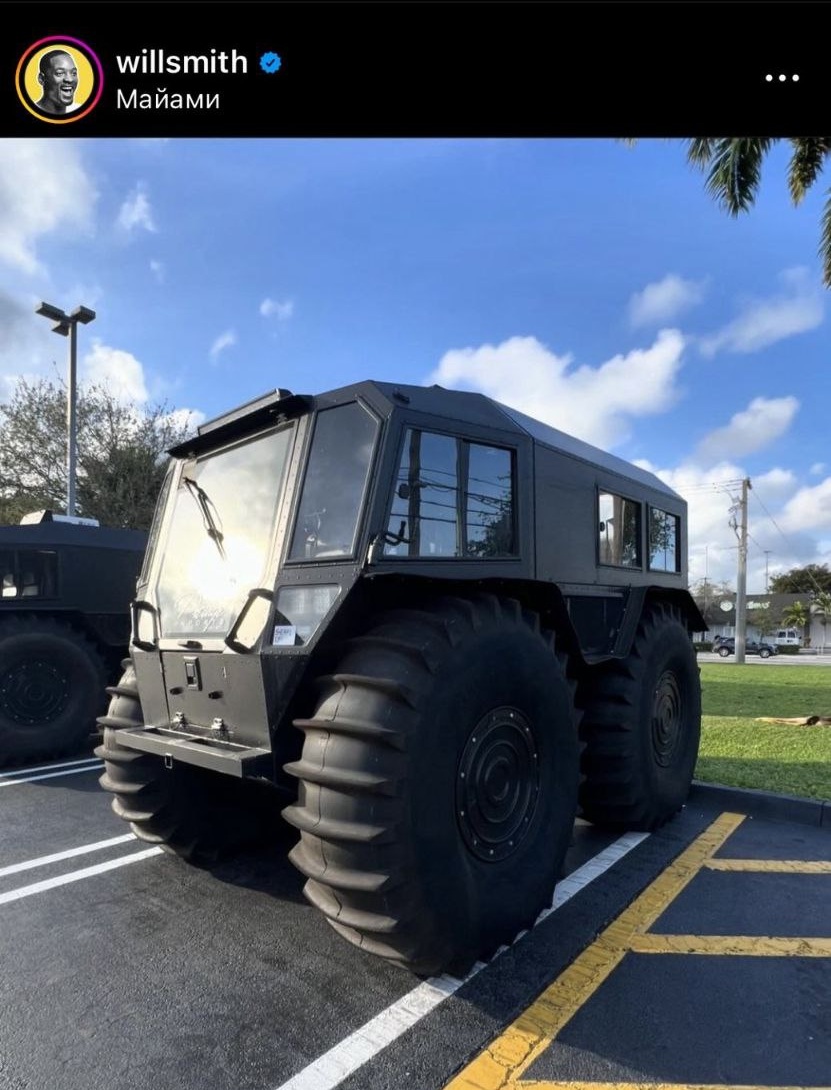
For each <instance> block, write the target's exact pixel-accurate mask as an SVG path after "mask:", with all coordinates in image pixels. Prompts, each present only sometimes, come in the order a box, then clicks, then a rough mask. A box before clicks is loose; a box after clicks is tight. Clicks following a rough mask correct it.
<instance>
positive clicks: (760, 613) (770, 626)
mask: <svg viewBox="0 0 831 1090" xmlns="http://www.w3.org/2000/svg"><path fill="white" fill-rule="evenodd" d="M763 607H764V608H763ZM747 622H748V624H751V625H753V627H754V628H755V629H756V630H757V632H758V633H759V635H760V636H761V637H763V638H764V637H765V636H769V635H770V634H771V632H775V631H776V629H777V628H778V627H779V623H780V619H779V615H778V613H776V611H775V610H773V609H771V608H770V602H766V603H760V605H757V606H756V608H755V609H750V608H749V609H748V611H747Z"/></svg>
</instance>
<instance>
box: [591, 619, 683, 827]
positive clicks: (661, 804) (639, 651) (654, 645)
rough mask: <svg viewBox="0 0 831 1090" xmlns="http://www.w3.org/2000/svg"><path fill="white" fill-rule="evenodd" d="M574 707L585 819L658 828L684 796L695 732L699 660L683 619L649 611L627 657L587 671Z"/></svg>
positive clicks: (680, 803)
mask: <svg viewBox="0 0 831 1090" xmlns="http://www.w3.org/2000/svg"><path fill="white" fill-rule="evenodd" d="M577 703H578V705H579V706H580V707H581V708H582V709H583V718H582V722H581V736H582V740H583V742H584V744H585V748H584V751H583V762H582V768H583V772H584V779H583V783H582V785H581V789H580V804H581V811H582V814H583V816H584V817H586V818H587V819H588V820H590V821H592V822H595V823H597V824H600V825H607V826H609V827H612V828H617V829H634V830H651V829H656V828H658V827H659V826H660V825H663V824H664V823H665V822H666V821H667V820H669V818H671V817H672V816H673V814H675V813H676V812H677V811H678V810H679V809H680V808H681V807H682V806H683V804H684V802H685V800H686V798H687V795H688V794H689V790H690V784H691V782H692V777H693V771H694V769H695V763H696V758H697V756H698V743H699V736H700V730H701V687H700V676H699V669H698V663H697V660H696V654H695V650H694V648H693V645H692V642H691V640H690V636H689V633H688V632H687V628H686V625H685V624H684V621H683V618H682V617H681V614H680V613H679V612H678V611H677V610H675V609H673V608H672V607H670V606H667V605H660V604H653V605H649V606H647V607H646V609H645V611H644V614H643V617H642V618H641V621H640V623H639V625H638V629H637V632H636V635H635V640H634V643H633V645H632V650H631V652H630V654H629V656H628V658H626V659H624V660H619V661H615V662H613V663H607V664H604V665H603V666H601V667H596V668H594V669H593V670H591V671H590V672H589V673H588V674H587V675H586V676H585V678H584V679H583V681H582V682H581V684H580V686H579V688H578V692H577Z"/></svg>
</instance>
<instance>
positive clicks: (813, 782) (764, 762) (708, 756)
mask: <svg viewBox="0 0 831 1090" xmlns="http://www.w3.org/2000/svg"><path fill="white" fill-rule="evenodd" d="M701 690H702V710H703V718H702V722H701V749H700V752H699V758H698V765H697V766H696V770H695V776H696V779H699V780H704V781H706V782H708V783H723V784H729V785H730V786H732V787H750V788H757V789H761V790H763V791H775V792H777V793H778V794H785V795H801V796H803V797H806V798H812V799H831V726H820V725H817V726H813V727H798V726H791V725H788V724H784V723H759V722H757V721H756V719H757V717H758V716H766V715H769V716H777V717H786V718H793V717H796V716H808V715H823V716H831V667H829V668H827V669H826V668H825V667H815V666H781V665H778V664H773V663H770V662H765V663H759V664H755V663H753V664H748V665H746V666H736V665H728V664H722V663H702V665H701Z"/></svg>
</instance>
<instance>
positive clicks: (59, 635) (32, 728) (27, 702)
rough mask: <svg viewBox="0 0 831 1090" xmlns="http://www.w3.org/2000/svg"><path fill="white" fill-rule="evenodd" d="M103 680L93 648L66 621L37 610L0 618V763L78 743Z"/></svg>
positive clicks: (71, 748)
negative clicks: (44, 614) (39, 612)
mask: <svg viewBox="0 0 831 1090" xmlns="http://www.w3.org/2000/svg"><path fill="white" fill-rule="evenodd" d="M106 684H107V677H106V668H105V665H104V661H103V659H102V657H101V655H100V654H99V653H98V650H97V648H96V647H95V645H94V644H92V643H91V642H90V641H89V640H88V639H87V638H86V636H84V635H83V634H82V633H81V632H78V631H76V630H75V629H74V628H71V627H70V626H69V625H68V624H63V623H61V622H60V621H57V620H55V619H54V618H52V617H39V616H37V615H36V614H32V615H29V616H21V617H7V618H5V619H3V620H2V621H0V765H4V764H8V763H10V762H19V761H22V760H40V759H44V758H48V757H57V756H61V755H63V754H68V753H74V752H75V751H77V750H78V749H80V747H81V746H82V745H83V744H84V743H85V742H86V741H87V739H88V738H89V737H90V736H91V735H92V734H93V733H94V731H95V717H96V715H98V713H99V712H100V711H101V709H102V706H103V704H104V702H105V701H106V694H105V688H106Z"/></svg>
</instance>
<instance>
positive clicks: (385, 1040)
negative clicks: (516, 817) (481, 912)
mask: <svg viewBox="0 0 831 1090" xmlns="http://www.w3.org/2000/svg"><path fill="white" fill-rule="evenodd" d="M649 835H650V834H649V833H626V834H625V836H622V837H621V838H620V839H619V840H616V841H615V843H614V844H610V845H609V847H608V848H604V849H603V851H602V852H599V853H598V854H597V855H595V856H594V857H593V858H592V859H590V860H589V861H588V863H584V864H583V866H582V867H579V868H578V869H577V870H576V871H574V873H573V874H570V875H569V876H568V877H567V878H565V879H563V881H562V882H560V883H559V884H558V885H557V888H556V890H555V893H554V903H553V904H552V906H551V908H547V909H545V911H544V912H541V913H540V916H539V919H538V920H537V924H538V923H540V921H541V920H544V919H545V918H546V917H547V916H549V915H550V914H551V913H552V912H556V911H557V909H558V908H560V907H561V906H562V905H564V904H565V903H566V901H570V900H571V898H572V897H573V896H574V895H575V894H576V893H579V892H580V890H581V889H583V888H584V887H585V886H587V885H588V884H589V882H593V881H594V879H595V878H598V877H599V876H600V875H601V874H603V872H604V871H607V870H608V869H609V867H612V866H614V864H615V863H617V861H618V860H619V859H622V858H623V856H624V855H626V854H627V852H630V851H631V850H632V849H633V848H636V847H637V846H638V844H640V843H641V842H642V841H644V840H645V839H646V838H647V837H648V836H649ZM537 924H535V925H534V926H535V927H536V925H537ZM526 934H528V932H527V931H526V932H524V934H523V935H521V936H520V937H519V938H518V939H517V940H516V941H517V942H521V941H522V938H523V937H524V935H526ZM503 949H506V948H505V947H503ZM500 953H501V951H498V952H497V954H496V956H495V957H494V958H493V961H495V960H496V958H497V957H499V954H500ZM484 968H485V965H484V963H482V962H477V963H476V965H474V967H473V968H472V969H471V971H470V972H469V973H468V975H467V976H466V977H465V978H464V980H458V979H457V978H456V977H453V976H447V975H444V976H437V977H431V978H430V980H425V981H424V983H423V984H419V985H418V986H417V987H415V988H413V990H412V991H410V992H408V993H407V994H406V995H405V996H403V997H402V998H401V999H399V1000H397V1001H396V1002H395V1003H393V1004H391V1006H389V1007H387V1008H386V1010H383V1011H381V1013H380V1014H378V1015H376V1016H375V1018H371V1019H370V1020H369V1022H366V1023H364V1025H362V1026H361V1027H360V1029H356V1030H355V1032H354V1033H350V1035H349V1036H348V1037H345V1038H344V1039H343V1040H342V1041H341V1042H340V1043H339V1044H337V1045H335V1046H334V1047H333V1048H330V1049H329V1051H328V1052H324V1054H323V1055H322V1056H320V1057H319V1058H318V1059H316V1060H314V1061H313V1062H312V1063H310V1064H309V1065H308V1067H304V1068H303V1070H302V1071H298V1073H297V1074H296V1075H294V1076H293V1077H292V1078H290V1079H289V1080H288V1082H284V1083H282V1084H281V1085H280V1086H279V1087H277V1090H333V1088H334V1087H336V1086H337V1085H338V1084H339V1083H341V1082H343V1080H344V1079H345V1078H346V1077H347V1076H348V1075H352V1074H353V1073H354V1072H355V1071H357V1070H358V1068H359V1067H362V1066H363V1065H364V1064H365V1063H367V1062H368V1061H369V1060H371V1059H372V1058H373V1057H374V1056H377V1055H378V1053H379V1052H382V1051H383V1050H384V1049H385V1048H386V1047H387V1045H390V1044H392V1042H393V1041H394V1040H395V1039H396V1038H397V1037H400V1036H401V1034H402V1033H404V1032H405V1030H408V1029H410V1028H411V1027H412V1026H414V1025H415V1024H416V1023H417V1022H419V1021H421V1019H422V1018H423V1017H424V1016H425V1015H426V1014H429V1013H430V1011H432V1010H435V1008H436V1007H437V1006H438V1005H439V1004H440V1003H443V1002H444V1000H445V999H447V998H448V997H449V996H451V995H453V993H454V992H456V991H458V989H459V988H460V987H461V986H462V984H465V983H467V981H468V980H471V979H472V978H473V977H474V976H476V974H477V973H479V972H481V970H482V969H484Z"/></svg>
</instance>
